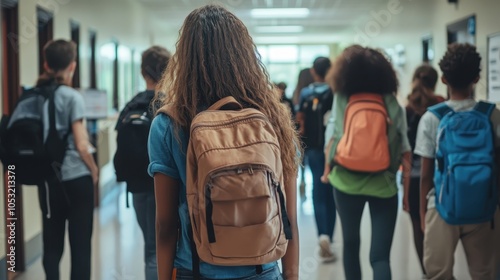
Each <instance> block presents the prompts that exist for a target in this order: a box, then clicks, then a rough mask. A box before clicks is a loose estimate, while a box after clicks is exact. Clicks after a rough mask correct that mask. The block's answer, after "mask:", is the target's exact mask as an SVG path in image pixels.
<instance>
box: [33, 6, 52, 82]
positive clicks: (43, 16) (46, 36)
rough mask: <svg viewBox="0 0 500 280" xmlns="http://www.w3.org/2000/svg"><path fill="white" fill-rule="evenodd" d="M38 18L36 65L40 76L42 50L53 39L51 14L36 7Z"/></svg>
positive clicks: (41, 70) (41, 71)
mask: <svg viewBox="0 0 500 280" xmlns="http://www.w3.org/2000/svg"><path fill="white" fill-rule="evenodd" d="M36 14H37V18H38V63H39V68H38V69H39V74H42V73H43V71H44V69H43V48H44V47H45V45H46V44H47V43H48V42H49V41H50V40H52V39H53V37H54V22H53V20H52V18H53V14H52V13H51V12H49V11H47V10H44V9H42V8H40V7H37V10H36Z"/></svg>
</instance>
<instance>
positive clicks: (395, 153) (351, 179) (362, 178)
mask: <svg viewBox="0 0 500 280" xmlns="http://www.w3.org/2000/svg"><path fill="white" fill-rule="evenodd" d="M384 102H385V104H386V107H387V112H388V114H389V117H390V118H391V120H392V122H393V123H392V124H391V125H390V126H389V131H388V137H389V143H390V147H389V149H390V153H391V166H390V167H389V169H388V170H387V171H385V172H381V173H359V172H353V171H349V170H347V169H345V168H343V167H341V166H335V167H334V168H333V170H332V172H331V173H330V175H329V177H328V178H329V180H330V183H331V184H332V185H333V186H335V188H337V189H338V190H340V191H342V192H345V193H347V194H353V195H368V196H374V197H380V198H388V197H392V196H394V195H396V193H397V192H398V188H397V182H396V172H397V170H398V169H399V166H400V165H401V159H402V154H403V153H405V152H410V151H411V146H410V142H409V140H408V135H407V129H408V124H407V122H406V113H405V110H404V108H403V107H402V106H401V105H399V103H398V101H397V99H396V97H395V96H394V95H392V94H387V95H384ZM347 103H348V97H347V96H345V95H343V94H336V95H335V97H334V101H333V106H332V113H331V117H330V120H329V122H328V127H327V132H326V135H325V138H326V139H325V140H328V141H327V142H326V143H328V142H329V141H330V140H331V139H332V138H333V139H334V144H333V146H332V153H333V152H334V151H335V150H336V147H337V145H338V142H339V141H340V138H341V137H342V136H343V132H344V114H345V109H346V106H347ZM331 158H333V154H331V156H330V159H331Z"/></svg>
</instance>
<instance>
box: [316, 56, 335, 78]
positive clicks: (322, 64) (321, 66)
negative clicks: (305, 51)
mask: <svg viewBox="0 0 500 280" xmlns="http://www.w3.org/2000/svg"><path fill="white" fill-rule="evenodd" d="M330 66H332V63H331V62H330V59H329V58H327V57H318V58H316V59H315V60H314V63H313V69H314V72H316V74H317V75H318V76H320V77H321V78H322V79H324V78H325V76H326V73H327V72H328V70H329V69H330Z"/></svg>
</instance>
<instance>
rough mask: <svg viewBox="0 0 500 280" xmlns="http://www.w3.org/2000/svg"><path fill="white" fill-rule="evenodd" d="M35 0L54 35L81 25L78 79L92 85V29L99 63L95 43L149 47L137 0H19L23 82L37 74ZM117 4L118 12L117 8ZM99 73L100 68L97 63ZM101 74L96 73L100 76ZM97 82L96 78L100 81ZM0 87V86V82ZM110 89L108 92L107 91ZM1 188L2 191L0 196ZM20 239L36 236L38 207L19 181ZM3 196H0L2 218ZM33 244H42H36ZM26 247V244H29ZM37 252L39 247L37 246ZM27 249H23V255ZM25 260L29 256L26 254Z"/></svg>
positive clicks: (0, 251)
mask: <svg viewBox="0 0 500 280" xmlns="http://www.w3.org/2000/svg"><path fill="white" fill-rule="evenodd" d="M37 5H38V6H40V7H42V8H44V9H46V10H48V11H50V12H52V13H53V15H54V39H59V38H62V39H70V38H71V24H70V20H73V21H75V22H76V23H78V24H79V26H80V51H79V54H80V64H79V67H80V84H81V86H82V87H89V86H90V34H89V30H93V31H95V32H96V33H97V44H96V51H97V55H96V59H97V63H96V65H97V68H99V53H98V52H99V48H100V46H102V45H104V44H106V43H109V42H111V41H113V40H116V41H118V42H119V44H120V45H123V46H126V47H128V48H129V49H134V50H136V51H138V52H140V51H142V50H144V49H145V48H146V47H148V43H149V42H150V39H149V37H148V35H147V32H144V30H147V29H148V24H147V21H145V20H144V18H146V17H147V16H146V15H145V13H144V10H143V8H142V6H141V5H140V4H139V2H138V1H133V0H107V1H98V0H85V1H82V0H38V1H37V0H22V1H19V34H18V39H19V51H20V80H21V85H23V86H32V85H33V84H34V83H35V81H36V79H37V77H38V66H37V65H38V59H39V57H38V36H37V32H38V31H37V28H36V26H37V25H36V24H37V18H36V15H37V13H36V8H37ZM117 7H119V12H117ZM96 71H97V75H99V69H96ZM98 80H99V79H98ZM98 87H99V84H98ZM0 90H1V87H0ZM110 94H111V93H110ZM0 102H1V100H0ZM2 196H3V192H2V193H1V194H0V198H1V197H2ZM23 200H24V203H23V212H24V217H23V220H24V221H23V222H24V229H25V232H24V239H25V242H27V243H29V242H30V241H32V240H36V239H39V238H40V234H41V219H40V218H41V212H40V210H39V203H38V194H37V189H36V187H32V186H25V187H23ZM3 203H4V201H3V199H1V200H0V207H1V209H2V210H1V214H0V218H1V220H2V221H3V220H4V219H3V215H4V213H3ZM0 237H1V238H2V241H1V242H0V259H1V258H3V257H4V256H5V248H4V241H3V240H4V238H5V229H4V227H0ZM37 248H40V246H38V245H37ZM29 249H30V248H27V250H29ZM37 253H40V252H37ZM29 255H30V254H29V253H27V256H29ZM28 261H29V260H28Z"/></svg>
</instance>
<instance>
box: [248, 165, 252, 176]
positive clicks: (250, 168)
mask: <svg viewBox="0 0 500 280" xmlns="http://www.w3.org/2000/svg"><path fill="white" fill-rule="evenodd" d="M248 173H250V175H253V168H252V166H250V167H249V168H248Z"/></svg>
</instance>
